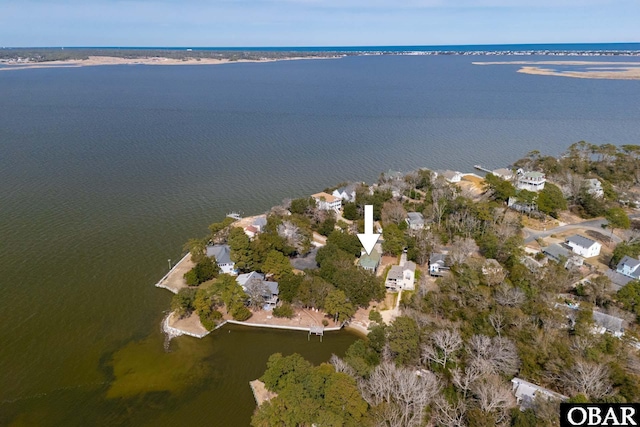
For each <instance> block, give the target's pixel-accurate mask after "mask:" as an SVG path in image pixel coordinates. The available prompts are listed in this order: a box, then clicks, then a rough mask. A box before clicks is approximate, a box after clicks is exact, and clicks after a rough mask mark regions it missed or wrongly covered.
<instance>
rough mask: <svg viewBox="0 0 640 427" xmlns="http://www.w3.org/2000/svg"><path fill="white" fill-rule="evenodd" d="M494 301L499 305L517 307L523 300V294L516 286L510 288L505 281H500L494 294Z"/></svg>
mask: <svg viewBox="0 0 640 427" xmlns="http://www.w3.org/2000/svg"><path fill="white" fill-rule="evenodd" d="M495 299H496V302H497V303H498V304H500V305H506V306H509V307H518V306H520V305H521V304H522V303H523V302H524V300H525V294H524V292H523V291H521V290H520V289H518V288H512V287H510V286H509V285H507V284H506V283H502V284H501V285H500V286H499V287H498V289H497V290H496V294H495Z"/></svg>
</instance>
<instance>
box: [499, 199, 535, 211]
mask: <svg viewBox="0 0 640 427" xmlns="http://www.w3.org/2000/svg"><path fill="white" fill-rule="evenodd" d="M507 206H508V207H510V208H511V209H513V210H514V211H518V212H521V213H527V214H530V213H532V212H536V211H537V210H538V205H537V204H536V203H535V202H533V203H526V202H521V201H519V200H518V197H513V196H511V197H509V200H508V201H507Z"/></svg>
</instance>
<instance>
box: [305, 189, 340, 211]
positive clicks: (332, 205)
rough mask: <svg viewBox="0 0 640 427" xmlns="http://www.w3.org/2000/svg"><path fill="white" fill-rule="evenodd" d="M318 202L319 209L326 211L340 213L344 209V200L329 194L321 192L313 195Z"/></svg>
mask: <svg viewBox="0 0 640 427" xmlns="http://www.w3.org/2000/svg"><path fill="white" fill-rule="evenodd" d="M311 197H313V199H314V200H315V201H316V206H317V207H318V209H321V210H325V211H331V210H333V211H339V210H340V208H341V207H342V199H341V198H340V197H336V196H333V195H331V194H329V193H325V192H321V193H316V194H313V195H311Z"/></svg>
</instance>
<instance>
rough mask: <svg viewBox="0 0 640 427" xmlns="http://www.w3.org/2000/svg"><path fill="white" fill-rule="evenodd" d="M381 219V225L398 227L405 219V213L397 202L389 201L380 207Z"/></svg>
mask: <svg viewBox="0 0 640 427" xmlns="http://www.w3.org/2000/svg"><path fill="white" fill-rule="evenodd" d="M381 217H382V224H383V225H388V224H396V225H400V223H402V222H403V221H404V219H405V218H406V217H407V211H406V210H405V209H404V206H402V203H400V202H399V201H397V200H389V201H388V202H385V203H384V204H383V205H382V212H381Z"/></svg>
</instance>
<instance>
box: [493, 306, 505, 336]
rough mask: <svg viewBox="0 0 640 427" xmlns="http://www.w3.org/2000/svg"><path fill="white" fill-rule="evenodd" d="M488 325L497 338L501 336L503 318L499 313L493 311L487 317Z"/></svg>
mask: <svg viewBox="0 0 640 427" xmlns="http://www.w3.org/2000/svg"><path fill="white" fill-rule="evenodd" d="M489 323H491V326H492V327H493V329H494V330H495V331H496V334H498V337H500V336H502V330H503V329H504V327H505V318H504V316H503V315H502V313H500V312H499V311H494V312H493V313H491V314H490V315H489Z"/></svg>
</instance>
